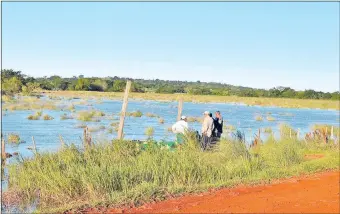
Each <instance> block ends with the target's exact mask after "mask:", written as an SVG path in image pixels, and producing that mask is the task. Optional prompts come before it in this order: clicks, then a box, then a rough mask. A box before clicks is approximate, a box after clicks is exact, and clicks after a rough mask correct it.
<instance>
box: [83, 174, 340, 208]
mask: <svg viewBox="0 0 340 214" xmlns="http://www.w3.org/2000/svg"><path fill="white" fill-rule="evenodd" d="M339 175H340V171H333V172H324V173H318V174H314V175H309V176H302V177H295V178H291V179H286V180H281V181H276V182H275V183H273V184H270V185H262V186H238V187H235V188H225V189H221V190H216V191H211V192H207V193H202V194H198V195H188V196H183V197H179V198H174V199H169V200H166V201H162V202H158V203H153V204H146V205H144V206H142V207H138V208H129V209H108V210H105V211H104V210H97V209H90V210H87V212H91V213H93V212H98V211H99V212H103V211H104V212H105V213H340V204H339V197H340V195H339V185H340V184H339Z"/></svg>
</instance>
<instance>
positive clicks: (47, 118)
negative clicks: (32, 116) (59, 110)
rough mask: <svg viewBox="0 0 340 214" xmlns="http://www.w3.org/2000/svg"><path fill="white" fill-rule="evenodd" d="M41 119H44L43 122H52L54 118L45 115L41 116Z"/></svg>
mask: <svg viewBox="0 0 340 214" xmlns="http://www.w3.org/2000/svg"><path fill="white" fill-rule="evenodd" d="M43 119H44V120H53V119H54V118H53V117H52V116H50V115H48V114H45V115H44V116H43Z"/></svg>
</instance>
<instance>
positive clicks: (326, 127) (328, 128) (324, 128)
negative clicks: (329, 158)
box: [312, 124, 340, 136]
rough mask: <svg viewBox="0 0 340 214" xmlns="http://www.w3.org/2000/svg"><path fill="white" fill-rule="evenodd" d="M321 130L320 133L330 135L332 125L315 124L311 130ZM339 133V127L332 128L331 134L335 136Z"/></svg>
mask: <svg viewBox="0 0 340 214" xmlns="http://www.w3.org/2000/svg"><path fill="white" fill-rule="evenodd" d="M317 129H319V130H321V131H322V132H324V133H326V134H327V135H331V132H332V125H327V124H315V125H314V126H313V127H312V130H313V131H315V130H317ZM339 133H340V127H339V126H333V134H334V135H335V136H337V135H338V134H339Z"/></svg>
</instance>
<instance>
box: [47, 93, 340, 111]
mask: <svg viewBox="0 0 340 214" xmlns="http://www.w3.org/2000/svg"><path fill="white" fill-rule="evenodd" d="M45 93H46V94H54V95H59V96H65V97H74V96H79V97H90V96H94V97H103V98H110V99H122V98H123V96H124V93H119V92H114V93H113V92H95V91H45ZM129 97H130V98H132V99H144V100H157V101H165V100H166V101H175V100H178V99H179V98H183V100H184V101H185V102H197V103H201V102H204V103H209V102H222V103H231V102H233V103H244V104H247V105H250V106H251V105H259V106H279V107H284V108H320V109H337V110H338V109H340V104H339V102H338V101H337V100H306V99H288V98H263V97H237V96H212V95H188V94H157V93H130V94H129Z"/></svg>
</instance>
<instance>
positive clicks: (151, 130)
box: [145, 127, 155, 138]
mask: <svg viewBox="0 0 340 214" xmlns="http://www.w3.org/2000/svg"><path fill="white" fill-rule="evenodd" d="M154 133H155V129H154V128H153V127H147V128H146V129H145V135H146V136H148V137H149V138H150V137H152V136H153V134H154Z"/></svg>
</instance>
